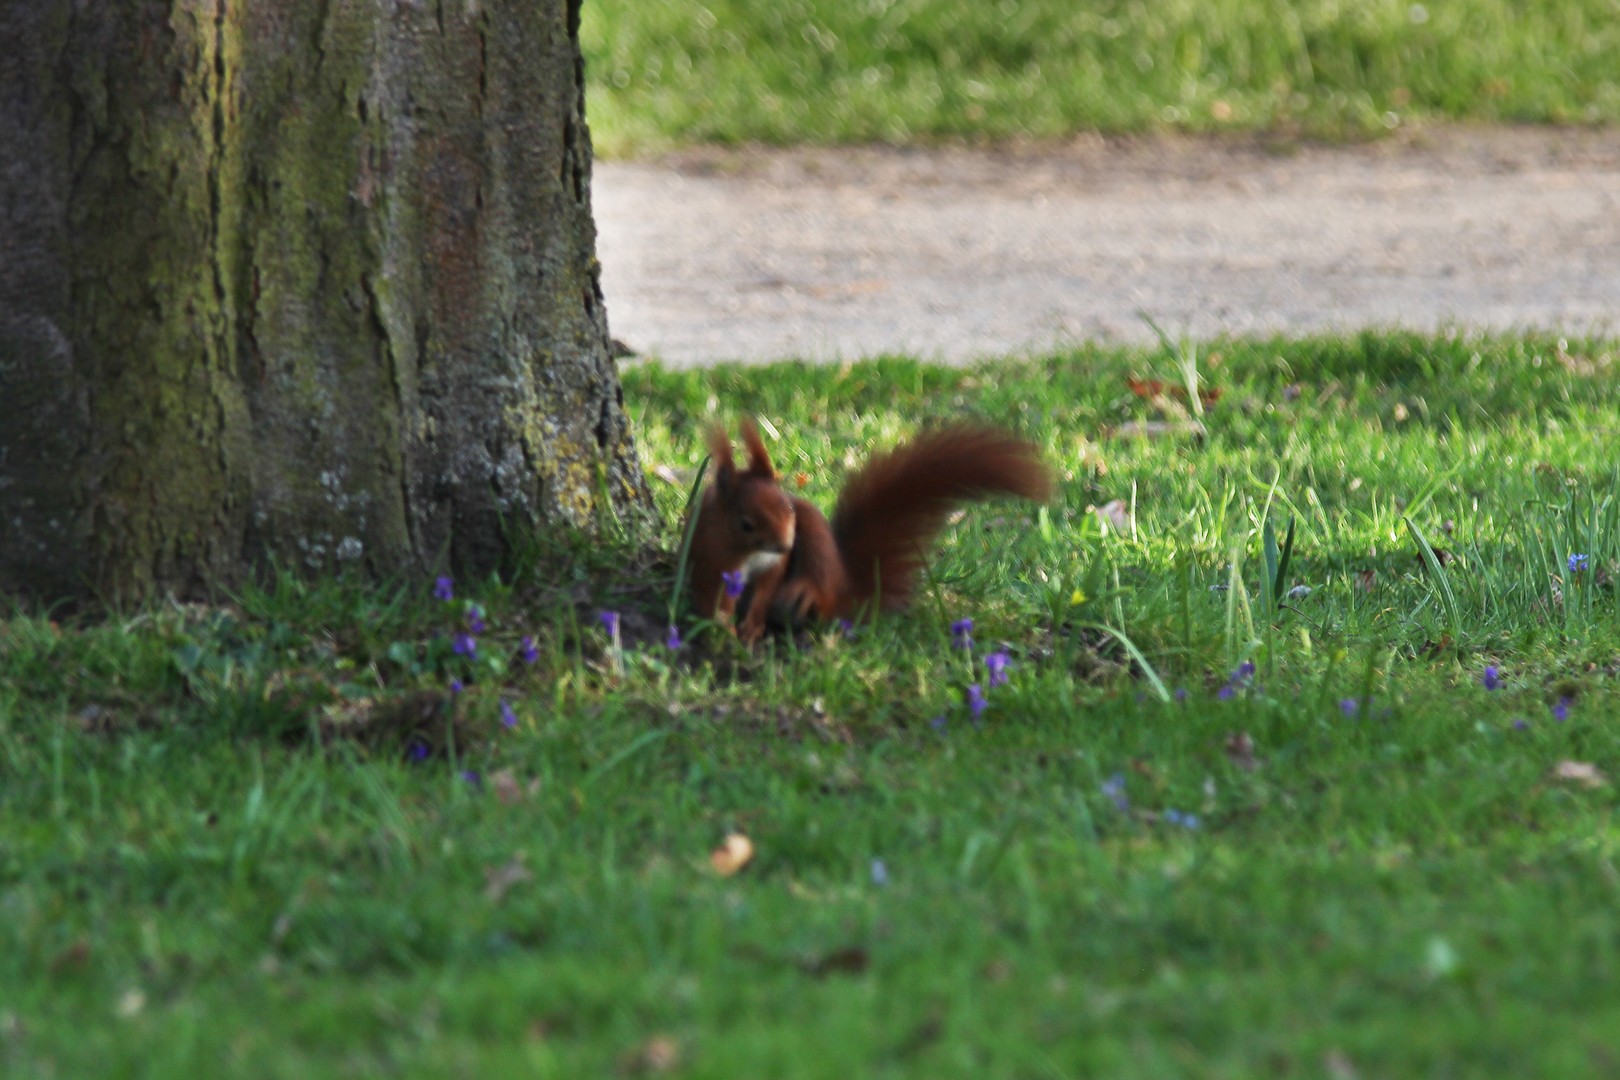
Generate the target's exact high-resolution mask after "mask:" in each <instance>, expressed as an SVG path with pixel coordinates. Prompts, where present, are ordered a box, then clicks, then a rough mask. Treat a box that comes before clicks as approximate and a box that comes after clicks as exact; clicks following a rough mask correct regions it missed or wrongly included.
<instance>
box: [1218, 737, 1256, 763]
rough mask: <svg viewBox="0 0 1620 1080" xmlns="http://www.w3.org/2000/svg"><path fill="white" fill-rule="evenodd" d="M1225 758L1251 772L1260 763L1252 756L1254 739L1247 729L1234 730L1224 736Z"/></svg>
mask: <svg viewBox="0 0 1620 1080" xmlns="http://www.w3.org/2000/svg"><path fill="white" fill-rule="evenodd" d="M1224 749H1225V751H1226V760H1227V761H1230V762H1231V763H1232V764H1233V765H1236V766H1237V767H1238V768H1240V769H1242V770H1244V771H1245V772H1252V771H1254V769H1255V768H1256V767H1257V766H1258V765H1259V764H1260V763H1259V762H1258V761H1256V760H1255V757H1254V739H1253V738H1251V737H1250V735H1249V733H1248V732H1247V731H1234V732H1232V733H1231V734H1230V735H1228V736H1227V737H1226V745H1225V746H1224Z"/></svg>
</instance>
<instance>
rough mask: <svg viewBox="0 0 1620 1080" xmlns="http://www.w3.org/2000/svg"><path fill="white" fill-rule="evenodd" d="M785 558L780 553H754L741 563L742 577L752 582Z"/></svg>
mask: <svg viewBox="0 0 1620 1080" xmlns="http://www.w3.org/2000/svg"><path fill="white" fill-rule="evenodd" d="M785 558H787V556H786V555H784V554H782V553H781V552H780V551H756V552H754V553H753V554H752V555H750V556H748V561H747V562H745V563H743V576H744V577H746V578H747V579H748V580H749V581H752V580H754V578H756V577H758V576H759V575H761V574H763V573H764V572H765V571H767V570H769V569H770V568H771V567H773V566H775V565H776V564H777V563H779V562H781V561H782V560H783V559H785Z"/></svg>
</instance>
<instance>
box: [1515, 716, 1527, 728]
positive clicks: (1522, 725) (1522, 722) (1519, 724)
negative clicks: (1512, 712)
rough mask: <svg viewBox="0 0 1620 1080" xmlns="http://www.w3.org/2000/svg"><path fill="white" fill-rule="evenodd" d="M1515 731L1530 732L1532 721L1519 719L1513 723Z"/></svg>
mask: <svg viewBox="0 0 1620 1080" xmlns="http://www.w3.org/2000/svg"><path fill="white" fill-rule="evenodd" d="M1513 730H1514V731H1529V730H1530V721H1528V720H1526V719H1525V718H1524V717H1522V716H1521V717H1519V718H1518V719H1517V720H1515V721H1513Z"/></svg>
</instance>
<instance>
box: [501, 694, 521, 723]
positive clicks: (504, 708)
mask: <svg viewBox="0 0 1620 1080" xmlns="http://www.w3.org/2000/svg"><path fill="white" fill-rule="evenodd" d="M501 726H502V727H509V728H515V727H517V726H518V718H517V713H516V712H515V711H514V710H513V708H512V705H511V703H510V702H508V701H507V700H506V699H505V698H502V699H501Z"/></svg>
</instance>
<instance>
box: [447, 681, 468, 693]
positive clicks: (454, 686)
mask: <svg viewBox="0 0 1620 1080" xmlns="http://www.w3.org/2000/svg"><path fill="white" fill-rule="evenodd" d="M463 689H465V688H464V687H463V686H462V685H461V680H460V679H451V680H450V692H451V693H452V694H459V693H461V691H462V690H463Z"/></svg>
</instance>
